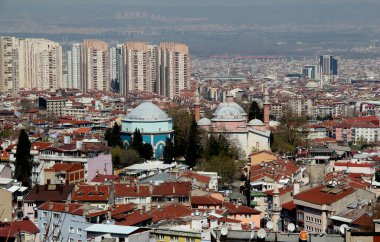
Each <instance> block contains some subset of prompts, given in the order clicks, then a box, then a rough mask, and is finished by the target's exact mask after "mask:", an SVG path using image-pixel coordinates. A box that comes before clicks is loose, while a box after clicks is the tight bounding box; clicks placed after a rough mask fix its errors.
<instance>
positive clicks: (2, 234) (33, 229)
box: [0, 220, 40, 238]
mask: <svg viewBox="0 0 380 242" xmlns="http://www.w3.org/2000/svg"><path fill="white" fill-rule="evenodd" d="M38 232H40V230H39V229H38V228H37V226H36V225H35V224H34V223H33V222H32V221H30V220H21V221H13V222H0V238H16V237H17V236H18V234H20V233H26V234H37V233H38Z"/></svg>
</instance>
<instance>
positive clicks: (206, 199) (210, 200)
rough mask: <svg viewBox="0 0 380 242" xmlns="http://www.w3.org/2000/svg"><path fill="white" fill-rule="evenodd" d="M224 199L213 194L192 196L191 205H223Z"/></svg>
mask: <svg viewBox="0 0 380 242" xmlns="http://www.w3.org/2000/svg"><path fill="white" fill-rule="evenodd" d="M222 203H223V201H220V200H219V199H216V198H214V197H211V196H192V197H191V205H222Z"/></svg>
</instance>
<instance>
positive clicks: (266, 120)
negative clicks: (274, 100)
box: [263, 89, 270, 125]
mask: <svg viewBox="0 0 380 242" xmlns="http://www.w3.org/2000/svg"><path fill="white" fill-rule="evenodd" d="M263 108H264V124H265V125H269V113H270V102H269V94H268V89H265V93H264V103H263Z"/></svg>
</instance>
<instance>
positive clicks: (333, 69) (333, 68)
mask: <svg viewBox="0 0 380 242" xmlns="http://www.w3.org/2000/svg"><path fill="white" fill-rule="evenodd" d="M319 71H320V75H322V76H337V75H338V60H337V59H336V58H335V57H334V56H331V55H322V56H320V57H319Z"/></svg>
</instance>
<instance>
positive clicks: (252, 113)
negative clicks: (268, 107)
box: [248, 101, 264, 121]
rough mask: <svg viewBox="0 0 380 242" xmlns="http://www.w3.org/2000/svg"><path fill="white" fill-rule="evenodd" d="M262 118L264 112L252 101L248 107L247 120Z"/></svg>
mask: <svg viewBox="0 0 380 242" xmlns="http://www.w3.org/2000/svg"><path fill="white" fill-rule="evenodd" d="M263 118H264V112H263V110H262V109H260V107H259V105H258V104H257V102H256V101H252V103H251V106H249V113H248V120H252V119H260V120H261V121H262V120H263Z"/></svg>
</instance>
